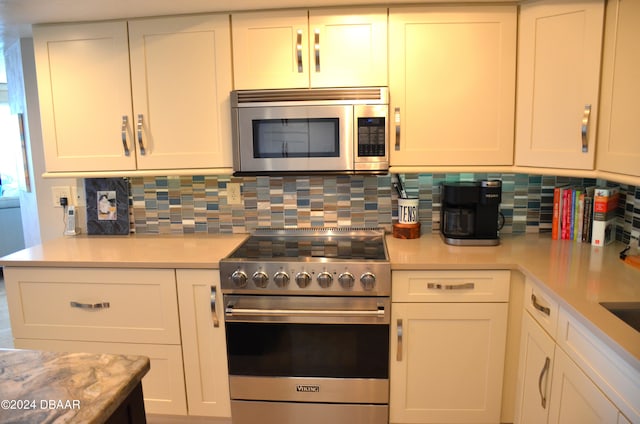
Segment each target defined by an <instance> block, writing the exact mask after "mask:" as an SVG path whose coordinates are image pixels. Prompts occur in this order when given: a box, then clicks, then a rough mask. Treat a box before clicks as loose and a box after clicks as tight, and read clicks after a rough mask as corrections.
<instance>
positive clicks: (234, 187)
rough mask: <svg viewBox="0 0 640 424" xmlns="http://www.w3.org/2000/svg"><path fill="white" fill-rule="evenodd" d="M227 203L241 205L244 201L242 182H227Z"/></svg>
mask: <svg viewBox="0 0 640 424" xmlns="http://www.w3.org/2000/svg"><path fill="white" fill-rule="evenodd" d="M227 203H228V204H230V205H239V204H241V203H242V196H241V194H240V183H227Z"/></svg>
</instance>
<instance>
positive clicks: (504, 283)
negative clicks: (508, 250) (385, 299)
mask: <svg viewBox="0 0 640 424" xmlns="http://www.w3.org/2000/svg"><path fill="white" fill-rule="evenodd" d="M509 279H510V272H509V271H486V270H478V271H475V270H474V271H393V273H392V277H391V281H392V300H393V302H507V301H509Z"/></svg>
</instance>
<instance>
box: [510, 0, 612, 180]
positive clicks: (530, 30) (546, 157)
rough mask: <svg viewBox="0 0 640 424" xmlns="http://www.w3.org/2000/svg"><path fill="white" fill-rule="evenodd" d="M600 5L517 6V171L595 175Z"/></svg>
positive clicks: (596, 0) (597, 1)
mask: <svg viewBox="0 0 640 424" xmlns="http://www.w3.org/2000/svg"><path fill="white" fill-rule="evenodd" d="M603 17H604V1H603V0H584V1H569V2H556V1H535V2H529V3H524V4H522V5H521V6H520V22H519V37H518V43H519V45H518V104H517V115H516V165H523V166H537V167H551V168H569V169H593V167H594V158H595V145H596V123H597V120H598V89H599V78H600V59H601V49H602V26H603Z"/></svg>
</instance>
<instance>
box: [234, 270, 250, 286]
mask: <svg viewBox="0 0 640 424" xmlns="http://www.w3.org/2000/svg"><path fill="white" fill-rule="evenodd" d="M231 282H232V283H233V285H234V286H235V287H236V288H239V289H242V288H245V287H247V274H245V273H244V272H243V271H240V270H238V271H234V273H233V274H231Z"/></svg>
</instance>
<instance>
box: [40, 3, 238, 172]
mask: <svg viewBox="0 0 640 424" xmlns="http://www.w3.org/2000/svg"><path fill="white" fill-rule="evenodd" d="M33 33H34V44H35V52H36V65H37V74H38V90H39V97H40V106H41V114H42V127H43V137H44V146H45V161H46V169H47V172H91V171H103V172H104V171H106V172H108V171H130V170H131V171H133V170H149V169H199V168H223V167H231V146H230V137H231V130H230V116H229V114H230V110H229V92H230V91H231V88H232V77H231V39H230V33H229V19H228V15H203V16H188V17H170V18H157V19H145V20H134V21H130V22H128V23H127V22H125V21H118V22H99V23H82V24H63V25H43V26H36V27H34V29H33Z"/></svg>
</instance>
